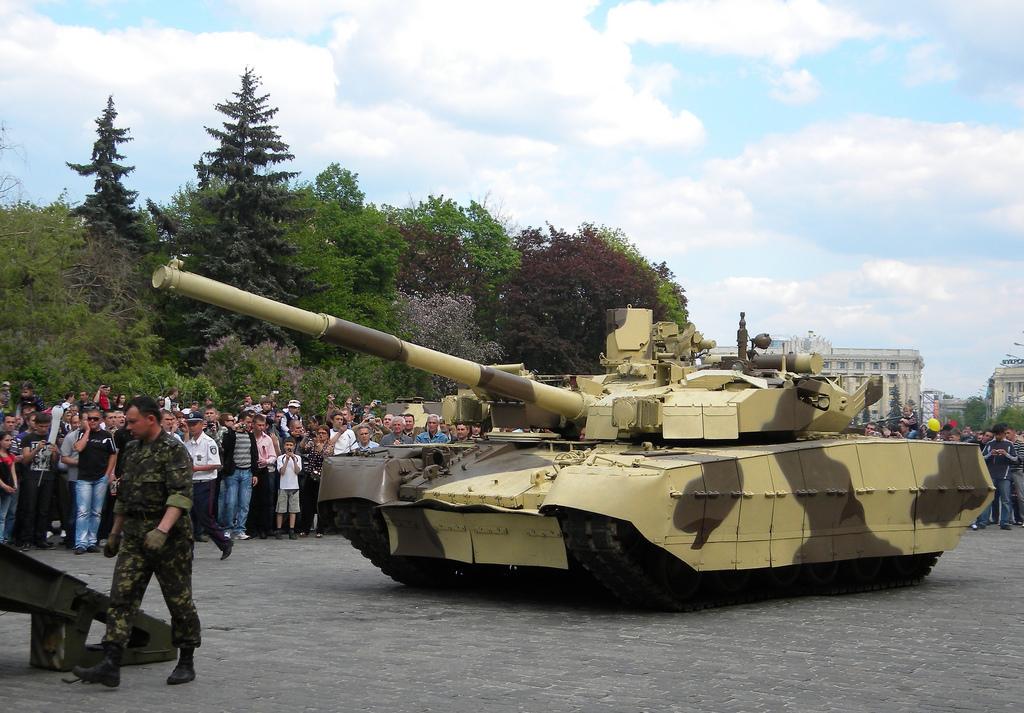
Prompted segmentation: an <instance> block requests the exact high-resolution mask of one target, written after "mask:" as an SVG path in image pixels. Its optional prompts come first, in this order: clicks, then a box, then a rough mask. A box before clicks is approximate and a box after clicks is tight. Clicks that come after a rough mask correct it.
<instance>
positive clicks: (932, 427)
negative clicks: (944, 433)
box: [928, 418, 942, 433]
mask: <svg viewBox="0 0 1024 713" xmlns="http://www.w3.org/2000/svg"><path fill="white" fill-rule="evenodd" d="M941 428H942V424H941V423H939V419H937V418H929V419H928V430H929V431H935V432H936V433H938V432H939V430H940V429H941Z"/></svg>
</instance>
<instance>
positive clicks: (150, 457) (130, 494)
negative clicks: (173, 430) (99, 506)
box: [114, 432, 192, 514]
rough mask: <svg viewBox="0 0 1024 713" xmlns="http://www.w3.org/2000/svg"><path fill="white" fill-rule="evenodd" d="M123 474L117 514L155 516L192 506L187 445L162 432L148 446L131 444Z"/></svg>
mask: <svg viewBox="0 0 1024 713" xmlns="http://www.w3.org/2000/svg"><path fill="white" fill-rule="evenodd" d="M121 458H123V459H124V473H123V475H122V476H121V484H120V486H119V488H118V493H117V502H116V503H115V504H114V512H117V513H127V514H134V513H155V512H163V511H164V509H166V508H167V507H168V506H172V507H176V508H181V509H182V510H184V511H186V512H188V510H189V509H190V508H191V507H192V458H191V457H190V456H189V454H188V451H187V450H186V449H185V446H184V444H183V443H182V442H181V441H179V440H178V439H177V438H175V437H174V436H172V435H170V434H168V433H165V432H161V433H160V435H159V436H157V438H156V439H155V440H153V441H150V442H149V443H143V442H142V441H131V442H130V443H129V444H128V445H127V446H126V447H125V449H124V453H122V454H121Z"/></svg>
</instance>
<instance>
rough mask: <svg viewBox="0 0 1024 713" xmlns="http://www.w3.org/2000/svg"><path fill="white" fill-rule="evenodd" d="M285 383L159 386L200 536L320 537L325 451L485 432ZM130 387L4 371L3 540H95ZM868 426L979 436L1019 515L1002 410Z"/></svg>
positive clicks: (116, 470)
mask: <svg viewBox="0 0 1024 713" xmlns="http://www.w3.org/2000/svg"><path fill="white" fill-rule="evenodd" d="M277 396H278V392H272V393H271V394H270V395H268V396H263V397H259V398H257V399H254V398H252V397H251V396H246V397H244V398H243V400H242V402H241V403H240V404H238V405H237V406H236V407H233V408H226V409H223V410H222V409H220V408H218V407H217V406H216V405H215V404H214V403H213V402H212V401H210V400H207V401H206V402H205V403H199V402H198V401H192V402H191V403H188V404H183V403H180V401H179V393H178V391H177V389H171V390H170V391H169V392H168V393H166V394H164V395H162V396H161V397H160V399H159V401H160V403H161V404H162V406H163V410H162V417H161V425H162V426H163V428H164V430H165V431H166V432H167V433H168V434H171V435H173V436H174V437H176V438H178V439H179V440H181V441H182V442H183V443H184V444H185V446H186V448H187V449H188V451H189V453H190V454H191V456H192V458H193V467H194V476H193V478H194V486H195V496H196V497H195V501H196V503H200V504H201V507H198V508H197V507H193V524H194V526H195V530H196V537H197V539H198V540H199V541H206V540H207V539H209V538H210V537H212V538H213V539H214V541H215V542H216V544H217V546H218V547H220V548H221V550H222V551H223V552H225V554H224V556H225V557H226V556H227V555H228V554H230V547H229V546H226V545H225V542H226V541H227V540H228V539H230V540H233V541H237V540H248V539H251V538H252V537H259V538H267V537H276V538H284V537H288V538H289V539H299V538H302V537H308V536H314V537H322V536H323V534H324V533H325V531H328V529H329V527H330V524H331V523H330V522H329V521H328V520H329V518H328V517H326V515H325V514H324V513H322V512H318V511H317V496H318V492H319V488H320V480H321V476H322V473H323V467H324V462H325V459H326V458H328V457H329V456H333V455H340V454H350V453H351V454H361V453H369V452H372V451H373V450H375V449H378V448H384V447H390V446H395V445H406V444H415V443H448V442H451V441H456V442H458V441H472V440H476V439H478V438H481V432H480V426H479V425H478V424H471V423H455V424H447V423H445V422H444V419H443V418H441V417H440V416H438V415H436V414H426V418H425V421H423V422H422V423H423V425H422V427H420V426H418V425H417V422H416V421H417V417H416V415H414V414H412V413H385V409H384V408H383V404H382V403H381V402H380V401H379V400H370V401H368V402H367V403H365V404H363V403H360V401H359V399H357V398H349V399H347V400H345V401H344V402H342V403H341V404H336V403H335V399H334V396H333V395H329V396H328V399H327V409H326V411H325V412H324V413H320V414H311V413H310V414H307V413H304V411H303V406H302V403H301V402H300V401H298V400H296V399H291V400H288V401H286V402H284V405H283V406H279V405H278V403H277ZM127 400H128V397H127V395H126V394H117V395H113V394H112V393H111V388H110V386H109V385H106V384H103V385H101V386H100V387H99V388H98V389H97V390H96V391H95V392H92V393H90V392H89V391H80V392H78V393H77V394H76V393H74V392H69V393H66V394H65V395H64V397H63V399H62V400H61V402H60V403H59V404H55V405H54V407H52V408H50V409H48V408H47V407H46V405H45V404H44V403H43V400H42V399H41V398H40V397H39V396H38V395H37V394H36V393H35V389H34V387H33V384H32V383H30V382H24V383H22V384H21V385H20V390H19V392H18V394H17V395H13V396H12V394H11V390H10V384H9V383H8V382H3V384H2V385H0V411H2V412H3V414H4V417H3V429H2V431H0V543H3V544H11V545H14V546H17V547H21V548H23V549H28V548H29V547H37V548H40V549H51V548H53V547H55V546H56V544H55V543H54V542H53V541H52V540H53V539H55V538H54V537H53V534H55V533H60V532H63V541H62V544H63V545H64V546H65V547H67V548H68V549H71V550H74V552H75V553H76V554H85V553H90V552H98V551H99V547H100V545H101V543H102V541H103V540H104V539H105V538H106V535H107V533H108V532H109V530H110V524H111V521H112V509H113V501H114V499H115V498H116V497H117V484H118V479H119V477H120V463H119V460H118V454H119V453H120V452H121V451H122V450H123V449H124V447H125V446H126V445H127V443H128V441H129V440H130V438H131V437H130V435H129V431H128V429H127V428H125V411H124V406H125V403H126V402H127ZM55 415H56V417H57V418H59V421H58V422H57V423H56V424H55V425H54V423H53V421H54V417H55ZM420 418H421V420H422V415H421V417H420ZM864 433H865V435H869V436H876V437H885V438H897V439H898V438H906V439H923V440H939V441H948V442H960V443H964V442H966V443H976V444H978V445H979V446H980V447H981V448H982V455H983V457H984V459H985V462H986V464H987V465H988V467H989V474H990V477H991V478H992V481H993V483H994V485H995V486H996V489H997V497H996V499H995V502H993V504H992V506H991V507H990V508H987V509H986V511H985V512H984V513H982V515H981V516H980V517H979V518H978V520H977V521H976V522H975V523H974V524H973V525H972V528H973V529H983V528H985V527H987V526H988V525H989V524H995V523H997V522H998V524H999V525H1000V526H1001V527H1003V528H1004V529H1009V528H1010V526H1011V523H1013V524H1017V525H1021V524H1024V518H1022V514H1024V509H1022V508H1024V468H1022V465H1024V434H1021V435H1018V434H1017V433H1016V431H1014V430H1013V429H1012V428H1009V427H1008V426H1006V425H1005V424H997V425H995V426H993V427H992V428H991V429H987V430H984V431H981V432H977V433H975V432H974V431H973V430H972V429H971V428H970V427H969V426H964V427H963V428H958V427H957V424H956V423H953V422H951V423H947V424H945V425H940V424H939V423H938V422H937V421H936V420H935V419H929V420H928V421H927V422H924V423H921V422H919V420H918V418H917V416H916V415H915V414H914V412H913V411H912V410H911V409H909V408H906V409H904V411H903V414H902V417H901V418H899V419H892V420H889V421H886V422H883V423H881V424H874V423H872V424H868V425H867V426H866V427H865V428H864ZM202 513H205V514H206V516H205V517H204V516H202ZM56 522H59V523H60V525H59V526H56V525H55V524H54V523H56Z"/></svg>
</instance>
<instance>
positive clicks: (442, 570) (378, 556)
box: [331, 500, 466, 587]
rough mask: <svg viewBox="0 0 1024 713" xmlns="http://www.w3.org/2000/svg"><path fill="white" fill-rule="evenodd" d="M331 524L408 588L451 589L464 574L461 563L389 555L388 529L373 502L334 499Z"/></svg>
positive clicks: (368, 557)
mask: <svg viewBox="0 0 1024 713" xmlns="http://www.w3.org/2000/svg"><path fill="white" fill-rule="evenodd" d="M331 507H332V509H333V511H334V525H335V526H336V527H337V528H338V529H339V530H340V531H341V534H342V535H344V536H345V537H346V538H348V540H349V541H350V542H351V543H352V545H353V546H354V547H355V548H356V549H357V550H359V552H360V553H362V555H363V557H365V558H366V559H368V560H370V562H372V563H373V564H374V565H376V566H377V567H378V568H379V569H380V571H382V572H383V573H384V574H386V575H387V576H389V577H391V578H392V579H393V580H395V581H396V582H400V583H402V584H406V585H409V586H411V587H451V586H456V585H458V584H459V583H460V581H459V580H460V579H461V578H464V577H465V576H466V573H465V572H463V571H462V569H461V568H460V567H459V566H458V565H459V564H460V563H455V562H451V561H449V560H433V559H429V558H425V557H396V556H394V555H392V554H391V545H390V543H389V542H388V528H387V525H386V524H385V523H384V518H383V517H382V516H381V515H380V513H379V512H377V510H376V507H375V506H374V504H373V503H371V502H369V501H364V500H335V501H333V502H332V503H331Z"/></svg>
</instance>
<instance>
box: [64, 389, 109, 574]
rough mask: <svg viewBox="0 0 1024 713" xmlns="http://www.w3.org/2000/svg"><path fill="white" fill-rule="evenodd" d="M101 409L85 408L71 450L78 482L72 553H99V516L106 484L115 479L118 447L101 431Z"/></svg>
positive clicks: (76, 484) (104, 431)
mask: <svg viewBox="0 0 1024 713" xmlns="http://www.w3.org/2000/svg"><path fill="white" fill-rule="evenodd" d="M100 419H101V416H100V410H99V409H98V408H93V409H87V410H86V412H85V413H84V414H83V416H82V425H81V426H80V435H79V437H78V440H77V441H76V442H75V445H74V450H75V452H76V453H78V480H76V481H75V510H76V512H75V554H76V555H83V554H85V553H86V552H99V547H97V540H96V533H97V532H98V531H99V528H100V513H102V512H103V501H104V499H106V496H107V482H108V479H109V480H113V478H114V463H115V461H116V454H117V448H115V447H114V434H113V433H112V432H110V431H106V430H104V429H102V428H100Z"/></svg>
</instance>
